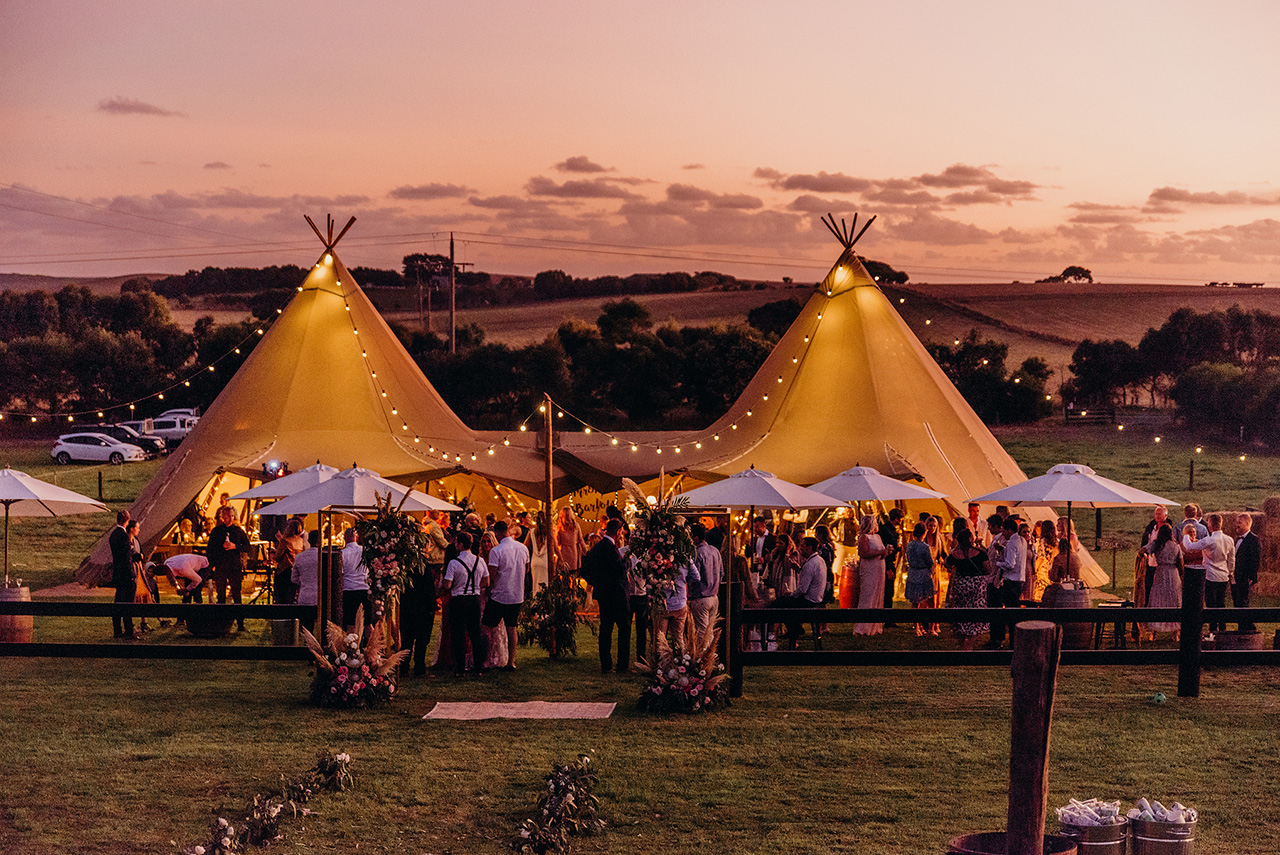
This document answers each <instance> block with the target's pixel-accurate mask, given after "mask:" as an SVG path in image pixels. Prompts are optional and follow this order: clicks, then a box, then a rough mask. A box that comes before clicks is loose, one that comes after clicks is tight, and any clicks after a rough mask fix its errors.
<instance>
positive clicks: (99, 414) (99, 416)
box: [0, 410, 102, 418]
mask: <svg viewBox="0 0 1280 855" xmlns="http://www.w3.org/2000/svg"><path fill="white" fill-rule="evenodd" d="M0 418H4V417H3V416H0ZM98 418H102V411H101V410H99V411H98Z"/></svg>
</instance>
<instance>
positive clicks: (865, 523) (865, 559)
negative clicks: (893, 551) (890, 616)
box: [853, 514, 888, 635]
mask: <svg viewBox="0 0 1280 855" xmlns="http://www.w3.org/2000/svg"><path fill="white" fill-rule="evenodd" d="M878 531H879V526H878V525H877V524H876V518H875V515H874V514H863V516H862V521H861V522H860V523H859V524H858V608H860V609H882V608H884V556H885V554H886V553H887V552H888V550H886V549H885V548H884V541H882V540H881V539H880V535H879V533H878ZM882 632H884V624H882V623H855V624H854V625H853V634H854V635H879V634H880V633H882Z"/></svg>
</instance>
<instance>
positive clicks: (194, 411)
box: [156, 407, 200, 419]
mask: <svg viewBox="0 0 1280 855" xmlns="http://www.w3.org/2000/svg"><path fill="white" fill-rule="evenodd" d="M170 416H194V417H196V418H199V416H200V408H199V407H178V408H177V409H173V410H165V411H164V412H163V413H161V414H160V415H158V416H156V418H158V419H167V418H169V417H170Z"/></svg>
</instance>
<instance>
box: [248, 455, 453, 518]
mask: <svg viewBox="0 0 1280 855" xmlns="http://www.w3.org/2000/svg"><path fill="white" fill-rule="evenodd" d="M406 494H407V498H406ZM388 496H390V497H391V504H392V507H398V508H400V510H403V511H460V510H462V508H459V507H458V506H457V505H451V504H449V503H448V502H446V501H445V500H444V499H437V498H434V497H432V496H428V495H427V494H426V493H423V492H420V491H418V490H410V489H409V488H408V487H405V486H403V485H401V484H397V483H396V482H394V481H388V480H387V479H386V478H383V477H381V476H379V475H378V473H377V472H374V471H372V470H369V469H361V468H359V467H352V468H351V469H344V470H343V471H341V472H339V473H337V474H336V475H334V476H333V477H331V478H328V479H326V480H324V481H321V482H320V483H319V484H316V485H315V486H314V487H308V488H307V489H305V490H302V491H301V492H298V493H294V494H293V495H292V496H289V497H288V498H287V499H281V500H280V501H278V502H276V503H275V504H273V505H270V506H269V507H268V508H265V509H264V511H265V512H267V513H270V514H272V515H274V516H289V515H291V514H314V513H319V512H320V511H327V510H335V511H372V510H375V509H376V508H377V506H378V503H377V498H381V499H382V500H383V501H386V499H387V497H388ZM402 500H403V504H402V503H401V502H402Z"/></svg>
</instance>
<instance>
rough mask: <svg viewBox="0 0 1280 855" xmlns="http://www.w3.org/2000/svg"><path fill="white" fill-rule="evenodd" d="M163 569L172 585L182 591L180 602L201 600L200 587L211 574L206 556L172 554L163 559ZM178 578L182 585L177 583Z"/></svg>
mask: <svg viewBox="0 0 1280 855" xmlns="http://www.w3.org/2000/svg"><path fill="white" fill-rule="evenodd" d="M164 570H165V574H166V575H167V576H168V577H169V581H170V582H172V583H173V587H175V588H177V589H178V590H179V591H181V592H182V602H184V603H189V602H191V601H192V600H195V602H197V603H199V602H202V600H201V597H200V589H201V588H202V587H203V586H204V583H205V580H206V579H208V578H209V576H210V575H212V574H210V573H209V559H208V558H205V557H204V556H203V555H194V554H187V555H173V556H170V557H169V558H167V559H165V562H164ZM179 579H181V580H182V585H179V584H178V580H179Z"/></svg>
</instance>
